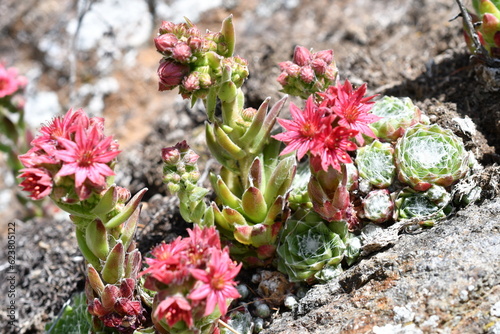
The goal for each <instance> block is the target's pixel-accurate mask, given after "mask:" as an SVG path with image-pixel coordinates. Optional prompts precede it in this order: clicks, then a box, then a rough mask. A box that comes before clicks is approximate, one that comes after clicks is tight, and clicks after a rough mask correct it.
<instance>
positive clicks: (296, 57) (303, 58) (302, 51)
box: [293, 45, 311, 66]
mask: <svg viewBox="0 0 500 334" xmlns="http://www.w3.org/2000/svg"><path fill="white" fill-rule="evenodd" d="M310 60H311V52H309V50H308V49H306V48H305V47H303V46H298V45H297V46H296V47H295V50H294V51H293V62H294V63H295V64H297V65H299V66H305V65H308V64H309V61H310Z"/></svg>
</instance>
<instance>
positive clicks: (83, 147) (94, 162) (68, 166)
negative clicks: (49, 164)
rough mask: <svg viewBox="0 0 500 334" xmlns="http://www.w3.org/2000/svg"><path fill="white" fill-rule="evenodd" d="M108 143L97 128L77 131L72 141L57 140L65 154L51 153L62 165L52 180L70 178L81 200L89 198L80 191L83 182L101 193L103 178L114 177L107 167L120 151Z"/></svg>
mask: <svg viewBox="0 0 500 334" xmlns="http://www.w3.org/2000/svg"><path fill="white" fill-rule="evenodd" d="M112 140H113V138H112V137H111V136H109V137H103V135H102V132H100V131H99V129H98V126H97V125H94V126H92V127H91V128H90V129H89V130H88V131H85V130H84V129H83V128H82V127H78V128H77V129H76V134H75V140H74V141H72V140H69V139H67V138H64V137H59V138H58V141H59V143H60V144H61V146H62V147H63V148H65V149H66V150H57V151H55V152H54V154H55V156H56V158H58V159H60V160H62V161H63V162H64V164H63V166H62V168H61V169H60V170H59V172H58V173H57V175H56V176H67V175H74V177H75V186H76V191H77V192H78V193H79V197H80V199H81V200H83V199H85V198H86V197H88V195H89V194H88V190H86V189H85V187H82V186H83V184H84V182H85V181H86V180H89V181H90V183H91V185H92V186H94V187H97V188H99V189H101V188H104V187H106V178H105V177H106V176H112V175H114V174H115V173H114V172H113V170H112V169H111V168H110V167H109V166H108V164H109V163H110V162H112V161H113V159H115V158H116V156H117V155H118V154H119V153H120V151H118V150H116V149H115V147H112ZM99 189H97V190H99ZM82 190H85V192H82Z"/></svg>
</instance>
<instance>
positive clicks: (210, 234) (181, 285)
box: [141, 225, 241, 333]
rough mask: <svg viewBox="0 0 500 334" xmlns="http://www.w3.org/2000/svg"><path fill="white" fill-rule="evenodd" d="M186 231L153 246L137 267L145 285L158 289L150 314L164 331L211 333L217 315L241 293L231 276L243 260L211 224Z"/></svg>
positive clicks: (161, 330)
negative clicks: (234, 257)
mask: <svg viewBox="0 0 500 334" xmlns="http://www.w3.org/2000/svg"><path fill="white" fill-rule="evenodd" d="M188 233H189V237H187V238H181V237H178V238H177V239H175V240H174V241H172V242H171V243H169V244H166V243H162V244H160V245H158V246H156V247H155V248H153V250H152V251H151V257H148V258H146V264H147V268H146V269H145V270H144V271H143V272H142V273H141V275H144V276H145V277H146V281H145V284H144V286H145V287H146V288H147V289H150V290H152V291H156V294H155V297H154V301H153V313H152V317H153V318H152V320H153V323H154V324H155V326H156V328H157V329H158V330H160V332H162V333H163V332H164V331H166V332H167V333H186V331H188V332H189V333H194V332H197V333H198V331H201V330H202V329H203V333H214V330H215V328H216V326H217V322H216V319H218V318H220V317H221V316H224V315H225V314H226V313H227V310H228V306H229V304H230V302H231V301H232V300H233V299H235V298H238V297H239V296H240V294H239V293H238V291H237V290H236V287H235V286H236V282H235V281H234V278H235V277H236V275H237V274H238V272H239V270H240V268H241V264H240V265H236V263H235V262H233V261H232V260H231V259H230V257H229V250H228V248H221V244H220V240H219V235H218V233H217V231H216V230H215V228H214V227H210V228H203V229H202V228H200V227H198V226H197V225H195V227H194V229H192V230H190V229H188Z"/></svg>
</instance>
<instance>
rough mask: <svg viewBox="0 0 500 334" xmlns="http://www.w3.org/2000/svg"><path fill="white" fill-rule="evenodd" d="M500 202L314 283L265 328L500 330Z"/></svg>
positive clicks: (403, 239) (404, 237)
mask: <svg viewBox="0 0 500 334" xmlns="http://www.w3.org/2000/svg"><path fill="white" fill-rule="evenodd" d="M499 213H500V200H499V199H495V200H491V201H486V202H484V203H483V204H482V205H481V206H476V205H473V206H469V207H468V208H466V209H463V210H461V211H459V212H458V213H456V214H455V215H454V216H453V217H451V218H449V219H448V220H445V221H442V222H441V223H438V225H437V226H435V227H434V228H431V229H428V230H424V231H423V232H421V233H419V234H413V235H409V234H401V235H399V239H398V240H397V241H396V242H395V244H394V246H393V247H391V248H389V249H386V250H382V251H379V252H378V253H376V254H372V255H371V256H368V257H366V258H363V259H362V260H361V261H359V262H358V263H357V264H355V265H353V266H352V267H351V268H349V269H348V270H347V271H345V272H344V273H343V275H342V276H341V277H340V279H339V281H336V282H331V283H329V284H326V285H318V286H315V287H313V288H312V289H311V290H310V291H309V292H308V293H307V294H306V296H305V297H304V298H303V299H301V300H300V302H299V306H298V308H297V309H296V310H297V311H295V312H293V311H292V312H286V313H283V314H281V315H280V316H279V317H278V318H277V319H275V321H274V322H273V323H272V325H271V326H270V327H269V328H267V329H266V330H265V331H264V333H267V334H277V333H297V332H299V331H303V332H304V333H471V334H473V333H484V332H485V331H486V332H488V333H496V332H498V329H497V327H498V325H497V324H498V315H499V314H498V313H499V312H498V309H499V306H498V303H499V302H498V301H499V299H500V275H499V272H498V268H499V265H500V233H499V232H500V218H498V215H499Z"/></svg>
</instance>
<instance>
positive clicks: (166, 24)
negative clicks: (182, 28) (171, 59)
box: [159, 21, 175, 34]
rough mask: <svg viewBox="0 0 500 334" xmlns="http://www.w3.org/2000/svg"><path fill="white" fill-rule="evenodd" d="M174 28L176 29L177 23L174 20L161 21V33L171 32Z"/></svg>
mask: <svg viewBox="0 0 500 334" xmlns="http://www.w3.org/2000/svg"><path fill="white" fill-rule="evenodd" d="M174 29H175V24H174V23H173V22H170V21H163V22H162V23H161V26H160V29H159V33H160V34H167V33H171V32H173V31H174Z"/></svg>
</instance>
